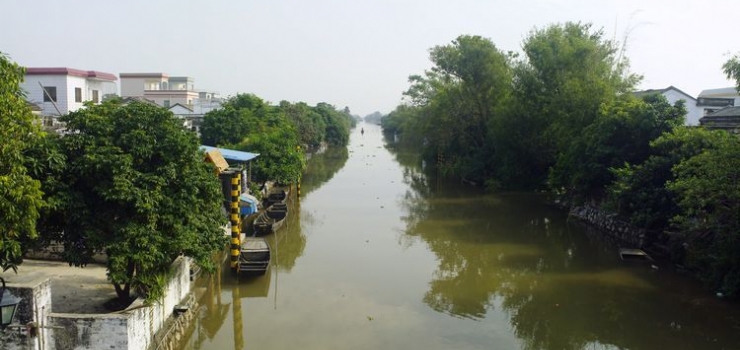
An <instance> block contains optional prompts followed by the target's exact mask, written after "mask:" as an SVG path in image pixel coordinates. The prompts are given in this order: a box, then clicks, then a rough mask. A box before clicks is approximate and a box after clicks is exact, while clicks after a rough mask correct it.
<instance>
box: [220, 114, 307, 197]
mask: <svg viewBox="0 0 740 350" xmlns="http://www.w3.org/2000/svg"><path fill="white" fill-rule="evenodd" d="M233 147H234V148H235V149H238V150H245V151H247V150H248V151H250V152H255V153H259V155H260V156H259V157H257V159H256V160H255V166H254V168H253V169H254V174H253V176H254V178H255V180H256V181H260V182H264V181H268V180H275V181H278V182H280V183H286V184H287V183H292V182H295V181H297V180H299V179H300V178H301V173H302V172H303V169H305V167H306V157H305V154H304V152H303V150H302V148H301V147H300V143H299V140H298V137H297V135H296V133H295V131H294V130H293V129H292V127H291V126H290V125H289V124H287V122H286V125H283V126H282V127H275V128H270V129H268V130H266V131H265V132H262V133H259V134H253V135H250V136H249V137H248V138H246V139H244V141H242V142H240V143H238V144H236V145H233Z"/></svg>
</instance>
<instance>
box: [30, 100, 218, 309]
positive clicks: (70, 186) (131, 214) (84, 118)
mask: <svg viewBox="0 0 740 350" xmlns="http://www.w3.org/2000/svg"><path fill="white" fill-rule="evenodd" d="M61 119H62V121H64V122H65V123H66V125H67V129H68V130H69V134H68V135H66V136H64V137H61V138H59V139H58V140H57V141H56V143H57V147H58V149H59V151H60V152H61V154H63V156H64V157H65V159H66V163H65V164H66V166H64V167H63V168H61V169H56V171H58V174H57V175H56V176H57V177H58V178H59V179H60V181H58V182H56V184H57V185H58V186H57V187H56V188H53V189H52V191H53V192H54V193H55V198H54V199H55V201H57V202H58V203H60V204H59V205H58V206H57V208H56V214H57V215H56V217H57V218H58V221H57V222H55V223H54V225H53V226H56V227H59V228H61V230H51V229H50V230H48V231H47V232H46V233H45V234H47V235H48V237H47V238H48V239H54V240H56V241H59V242H62V243H64V248H65V251H64V255H63V256H64V259H65V260H66V261H68V262H69V263H70V264H73V265H76V266H84V265H85V264H87V263H89V262H90V261H91V260H92V258H93V255H94V254H97V253H105V254H106V255H107V267H108V278H109V280H110V281H111V282H112V283H113V285H114V287H115V289H116V292H117V294H118V296H119V298H120V299H122V300H128V299H129V298H130V295H131V293H132V292H133V291H136V292H137V293H138V294H139V295H142V296H145V297H146V299H147V300H148V301H153V300H157V299H159V298H160V297H161V296H162V293H163V291H164V287H165V286H166V283H167V277H168V273H169V269H170V265H171V264H172V262H173V261H174V260H175V258H177V257H178V256H180V255H185V256H189V257H192V258H194V260H195V261H196V262H197V263H198V264H199V265H201V266H203V267H205V268H207V269H212V268H213V262H212V261H211V255H212V254H213V253H214V252H216V251H220V250H221V249H223V247H224V245H225V243H226V242H225V238H224V236H223V231H222V229H221V225H222V224H224V218H223V215H222V214H221V192H220V185H219V182H218V179H217V178H216V177H215V176H213V169H212V167H211V165H209V164H208V163H206V162H204V161H203V154H202V152H201V151H199V149H198V147H199V142H198V140H197V138H196V137H195V136H194V135H193V134H192V133H191V132H189V131H187V130H185V129H184V128H183V127H182V123H181V122H180V121H179V120H178V119H177V118H176V117H175V116H174V115H172V113H171V112H169V111H167V110H166V109H163V108H159V107H157V106H153V105H150V104H145V103H139V102H132V103H130V104H127V105H120V104H118V103H117V102H115V101H111V102H104V103H103V104H101V105H96V106H92V105H90V106H87V107H86V108H83V109H80V110H78V111H76V112H72V113H70V114H68V115H66V116H63V117H62V118H61ZM50 226H52V225H50Z"/></svg>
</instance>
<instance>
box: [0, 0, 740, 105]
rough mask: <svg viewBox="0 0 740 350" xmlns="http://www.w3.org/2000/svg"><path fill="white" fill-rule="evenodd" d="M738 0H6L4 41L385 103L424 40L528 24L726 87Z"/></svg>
mask: <svg viewBox="0 0 740 350" xmlns="http://www.w3.org/2000/svg"><path fill="white" fill-rule="evenodd" d="M738 13H740V1H737V0H717V1H715V0H706V1H696V0H695V1H688V0H671V1H667V0H666V1H662V0H660V1H659V0H641V1H637V0H583V1H581V0H572V1H571V0H553V1H534V0H512V1H506V2H504V1H493V0H458V1H450V0H211V1H191V0H166V1H164V0H163V1H160V0H150V1H142V0H134V1H123V0H121V1H82V0H69V1H64V0H23V1H20V0H2V3H1V4H0V15H1V16H0V17H2V19H1V20H0V51H2V52H5V53H7V54H9V55H10V57H11V58H12V59H13V60H15V61H16V62H18V63H19V64H21V65H24V66H28V67H70V68H77V69H83V70H99V71H103V72H108V73H115V74H118V73H122V72H163V73H168V74H170V75H174V76H179V75H185V76H190V77H193V78H194V79H195V87H196V89H205V90H215V91H218V92H220V93H221V95H223V96H228V95H233V94H235V93H237V92H250V93H254V94H256V95H258V96H260V97H262V98H264V99H266V100H268V101H270V102H273V103H277V102H279V101H280V100H288V101H293V102H297V101H305V102H307V103H309V104H315V103H317V102H328V103H330V104H332V105H334V106H336V107H337V108H344V107H345V106H349V107H350V109H351V110H352V112H353V113H354V114H360V115H366V114H369V113H372V112H374V111H376V110H377V111H381V112H383V113H387V112H390V111H391V110H392V109H393V108H395V106H396V105H398V104H399V103H400V100H401V97H402V92H403V91H404V90H406V88H407V87H408V82H407V78H408V76H409V75H412V74H419V73H422V72H423V71H424V70H425V69H428V68H429V67H430V62H429V60H428V49H429V48H430V47H433V46H435V45H444V44H448V43H450V42H451V41H452V40H453V39H455V38H456V37H457V36H459V35H461V34H471V35H481V36H483V37H487V38H489V39H491V40H492V41H493V42H494V43H495V44H496V46H498V47H499V48H500V49H503V50H506V51H509V50H511V51H520V48H521V43H522V40H523V39H524V38H525V37H526V36H527V35H528V33H529V32H530V31H531V30H532V29H533V28H542V27H544V26H546V25H548V24H553V23H562V22H566V21H581V22H591V23H593V24H594V26H595V27H597V28H603V29H604V31H605V32H606V33H608V35H609V36H610V37H612V36H616V37H617V38H618V39H620V40H621V39H622V38H623V37H624V35H625V33H626V32H627V31H629V33H630V34H629V38H628V40H627V56H628V57H629V59H630V61H631V64H632V71H633V72H635V73H639V74H642V75H644V80H643V83H642V85H641V87H642V88H664V87H667V86H669V85H674V86H676V87H678V88H679V89H682V90H683V91H685V92H687V93H689V94H691V95H694V96H696V95H698V94H699V92H700V91H701V90H703V89H708V88H718V87H727V86H731V85H732V83H731V82H730V81H729V80H727V79H726V78H725V76H724V74H723V73H722V70H721V65H722V63H723V62H724V61H726V60H727V59H728V58H729V57H730V56H729V55H730V54H734V53H737V52H740V40H738V38H737V37H736V35H737V33H738V26H737V24H735V22H736V21H735V15H736V14H738Z"/></svg>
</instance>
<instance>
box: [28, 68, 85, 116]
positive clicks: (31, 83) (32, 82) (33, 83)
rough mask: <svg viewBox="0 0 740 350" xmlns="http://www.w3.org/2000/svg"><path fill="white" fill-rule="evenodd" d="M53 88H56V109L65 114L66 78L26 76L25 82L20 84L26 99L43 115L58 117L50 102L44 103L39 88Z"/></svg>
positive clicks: (64, 76) (42, 94) (59, 76)
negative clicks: (38, 107)
mask: <svg viewBox="0 0 740 350" xmlns="http://www.w3.org/2000/svg"><path fill="white" fill-rule="evenodd" d="M39 82H40V83H41V84H42V85H43V86H55V87H56V88H57V107H58V108H59V110H60V112H61V114H62V115H64V114H67V112H68V111H69V110H68V108H69V107H68V104H67V99H66V97H65V96H66V94H67V76H66V75H27V76H26V78H25V81H24V82H23V83H21V89H23V91H25V92H26V99H27V100H28V101H30V102H32V103H35V104H37V105H39V106H40V107H41V113H42V114H43V115H59V113H57V110H56V109H54V105H53V104H52V103H51V102H43V101H44V92H43V90H42V89H41V86H39ZM72 100H74V90H72Z"/></svg>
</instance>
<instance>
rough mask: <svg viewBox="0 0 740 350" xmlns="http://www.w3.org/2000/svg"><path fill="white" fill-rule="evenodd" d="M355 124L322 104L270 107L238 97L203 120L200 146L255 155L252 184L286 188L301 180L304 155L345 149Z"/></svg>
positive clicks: (258, 100) (345, 113) (249, 96)
mask: <svg viewBox="0 0 740 350" xmlns="http://www.w3.org/2000/svg"><path fill="white" fill-rule="evenodd" d="M355 123H356V121H355V120H354V118H353V117H352V116H351V115H350V114H349V109H348V108H345V109H344V110H342V111H339V110H337V109H336V108H335V107H334V106H332V105H329V104H327V103H319V104H317V105H316V106H315V107H311V106H309V105H307V104H306V103H303V102H299V103H295V104H293V103H290V102H287V101H282V102H280V104H279V105H277V106H272V105H270V104H269V103H267V102H265V101H264V100H262V99H261V98H259V97H257V96H255V95H253V94H238V95H236V96H234V97H231V98H229V99H228V100H227V101H226V102H225V103H224V104H223V106H222V108H220V109H217V110H214V111H211V112H208V113H207V114H206V115H205V117H204V120H203V126H202V129H201V140H202V142H203V143H204V144H208V145H214V146H220V147H227V148H234V149H238V150H242V151H248V152H254V153H259V154H260V156H259V157H258V158H257V160H256V161H255V167H254V168H253V169H254V176H255V179H256V180H257V181H267V180H277V181H279V182H286V183H287V182H292V181H296V180H298V179H299V178H300V176H301V173H302V171H303V169H304V168H305V156H304V153H305V152H306V151H311V150H317V149H319V148H320V147H322V145H330V146H340V147H343V146H346V145H347V143H348V142H349V129H350V128H351V127H352V126H354V125H355Z"/></svg>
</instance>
